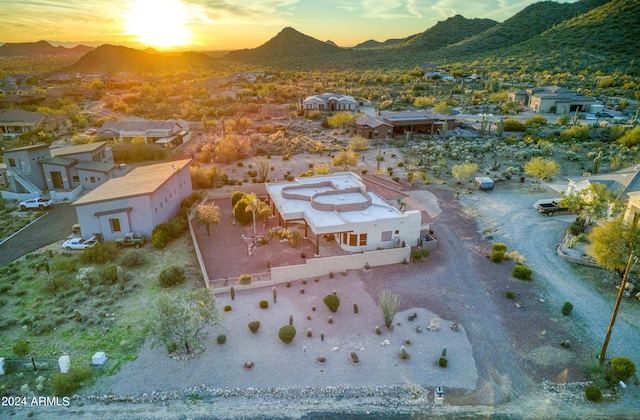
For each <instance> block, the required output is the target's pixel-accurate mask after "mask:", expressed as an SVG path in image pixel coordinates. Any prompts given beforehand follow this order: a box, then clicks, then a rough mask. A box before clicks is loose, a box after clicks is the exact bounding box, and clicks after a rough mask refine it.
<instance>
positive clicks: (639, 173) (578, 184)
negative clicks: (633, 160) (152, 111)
mask: <svg viewBox="0 0 640 420" xmlns="http://www.w3.org/2000/svg"><path fill="white" fill-rule="evenodd" d="M591 184H604V185H606V186H607V189H608V190H610V191H617V192H619V193H620V198H622V199H623V200H627V199H628V197H629V194H630V193H632V192H635V191H640V165H636V166H632V167H629V168H625V169H620V170H619V171H615V172H611V173H608V174H602V175H589V176H584V177H579V178H570V179H569V185H568V186H567V194H572V193H574V192H576V191H580V190H582V189H584V188H589V186H590V185H591Z"/></svg>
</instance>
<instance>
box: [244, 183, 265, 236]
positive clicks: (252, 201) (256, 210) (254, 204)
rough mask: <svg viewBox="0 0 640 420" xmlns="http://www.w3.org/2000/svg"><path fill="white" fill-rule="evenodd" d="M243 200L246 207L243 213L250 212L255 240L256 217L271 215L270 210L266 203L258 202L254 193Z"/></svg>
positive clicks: (258, 199)
mask: <svg viewBox="0 0 640 420" xmlns="http://www.w3.org/2000/svg"><path fill="white" fill-rule="evenodd" d="M244 200H246V201H247V203H248V204H247V206H246V207H245V211H250V212H251V214H252V215H253V240H254V241H255V240H256V236H257V233H256V215H258V216H268V215H269V214H271V208H270V207H269V205H268V204H267V203H265V202H264V201H262V200H260V198H258V196H257V195H256V194H255V193H251V194H249V195H247V196H245V198H244Z"/></svg>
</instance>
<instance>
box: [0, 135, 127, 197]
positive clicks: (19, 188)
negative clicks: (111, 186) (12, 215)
mask: <svg viewBox="0 0 640 420" xmlns="http://www.w3.org/2000/svg"><path fill="white" fill-rule="evenodd" d="M4 156H5V162H6V170H5V172H6V175H5V177H6V178H7V179H8V181H9V189H10V190H11V191H12V192H13V193H17V194H35V195H37V196H40V195H42V191H43V190H47V189H48V190H51V191H54V190H69V189H74V188H76V187H78V186H79V185H82V186H83V188H84V189H93V188H95V187H96V186H98V185H99V184H101V183H103V182H104V181H106V180H107V179H109V178H112V177H113V176H115V175H114V170H115V165H114V163H113V154H112V153H111V148H110V147H108V145H107V143H106V142H99V143H89V144H82V145H78V146H69V147H59V148H52V147H49V145H47V144H37V145H34V146H26V147H19V148H16V149H11V150H6V151H5V152H4Z"/></svg>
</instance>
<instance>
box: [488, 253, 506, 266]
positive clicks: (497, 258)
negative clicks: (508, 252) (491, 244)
mask: <svg viewBox="0 0 640 420" xmlns="http://www.w3.org/2000/svg"><path fill="white" fill-rule="evenodd" d="M504 258H505V255H504V252H503V251H491V255H490V256H489V260H490V261H491V262H494V263H501V262H502V261H504Z"/></svg>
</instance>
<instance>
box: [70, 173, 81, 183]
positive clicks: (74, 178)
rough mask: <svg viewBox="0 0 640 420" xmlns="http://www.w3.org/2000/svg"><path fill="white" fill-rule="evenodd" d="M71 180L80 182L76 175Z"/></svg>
mask: <svg viewBox="0 0 640 420" xmlns="http://www.w3.org/2000/svg"><path fill="white" fill-rule="evenodd" d="M71 179H72V180H73V182H80V177H79V176H78V175H74V176H73V177H71Z"/></svg>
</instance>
